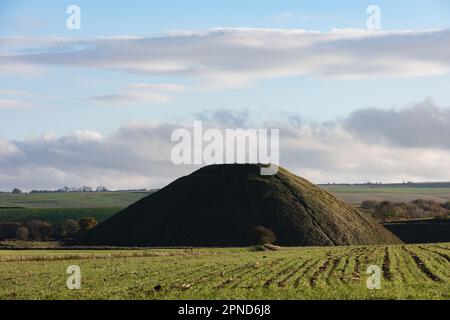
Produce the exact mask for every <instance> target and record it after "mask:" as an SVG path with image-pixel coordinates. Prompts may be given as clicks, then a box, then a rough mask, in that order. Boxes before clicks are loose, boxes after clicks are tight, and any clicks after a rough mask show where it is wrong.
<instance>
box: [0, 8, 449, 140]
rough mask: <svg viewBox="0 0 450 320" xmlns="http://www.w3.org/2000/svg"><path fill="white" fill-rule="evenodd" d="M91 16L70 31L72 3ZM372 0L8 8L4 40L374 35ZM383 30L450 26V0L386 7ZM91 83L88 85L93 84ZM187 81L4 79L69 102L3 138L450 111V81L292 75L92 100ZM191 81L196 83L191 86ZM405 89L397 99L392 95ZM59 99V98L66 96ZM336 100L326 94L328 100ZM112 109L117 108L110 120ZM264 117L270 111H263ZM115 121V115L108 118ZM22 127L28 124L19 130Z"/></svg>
mask: <svg viewBox="0 0 450 320" xmlns="http://www.w3.org/2000/svg"><path fill="white" fill-rule="evenodd" d="M70 4H77V5H79V6H80V8H81V13H82V27H81V30H73V31H69V30H68V29H67V28H66V27H65V20H66V18H67V14H66V13H65V10H66V8H67V6H68V5H70ZM370 4H373V2H372V1H342V3H336V2H335V1H299V0H297V1H288V0H286V1H222V2H218V1H181V0H180V1H133V2H131V3H130V2H128V1H122V2H121V1H114V2H113V3H111V1H58V2H55V1H17V0H15V1H8V0H7V1H2V3H1V4H0V21H2V27H1V28H0V36H1V37H15V36H33V37H49V36H56V37H68V38H77V39H78V38H96V37H109V36H118V35H138V36H152V35H159V34H164V33H166V32H171V31H179V30H207V29H209V28H217V27H223V28H231V27H239V28H277V29H278V28H280V29H305V30H318V31H322V32H328V31H330V30H331V29H332V28H365V24H366V19H367V14H366V12H365V11H366V8H367V7H368V5H370ZM376 5H378V6H380V8H381V10H382V28H383V29H387V30H401V29H419V30H420V29H431V28H447V27H449V24H450V4H449V2H448V1H377V2H376ZM85 80H87V81H85ZM155 81H156V82H161V81H164V82H178V81H179V77H177V75H174V76H171V77H162V78H161V77H159V78H156V77H154V76H149V75H144V76H142V75H132V74H124V73H123V72H115V71H104V70H102V71H98V70H86V69H76V68H68V67H57V68H51V69H49V70H46V74H45V76H43V77H37V76H33V75H31V76H23V75H20V76H11V75H3V76H2V75H0V84H1V87H3V88H8V89H17V90H23V91H27V92H30V93H33V94H35V95H38V93H39V94H40V95H47V96H58V97H59V99H54V100H48V99H39V98H36V97H34V98H30V99H34V100H33V103H34V104H39V105H40V106H41V108H38V109H33V110H26V111H24V110H21V109H20V110H12V109H8V110H2V111H0V112H1V113H2V116H1V118H0V135H1V136H2V137H3V138H8V139H21V138H24V137H29V136H33V135H38V134H40V133H42V132H46V131H49V130H51V131H55V132H57V133H60V134H65V133H68V132H70V131H73V130H76V129H93V130H94V129H95V130H99V131H102V132H109V131H111V130H114V129H115V128H116V127H117V126H119V125H121V124H123V123H125V122H127V121H131V120H135V119H141V120H173V119H175V118H177V116H181V117H186V116H189V115H191V114H194V113H198V112H201V111H203V110H205V109H206V110H209V109H214V108H231V109H246V110H249V111H250V112H251V111H252V110H258V112H257V113H258V114H255V118H258V117H263V116H264V115H266V116H267V117H269V118H272V117H273V116H276V115H277V114H279V113H280V112H285V113H295V114H301V115H302V117H304V118H305V119H311V120H312V119H314V120H317V121H321V120H329V119H332V118H334V117H336V116H345V115H347V114H348V113H350V112H351V111H352V110H354V109H358V108H362V107H367V106H378V107H386V108H387V107H392V106H399V105H404V104H408V103H413V102H418V101H421V100H423V99H424V98H425V97H427V96H433V97H434V98H435V100H436V101H437V102H438V103H439V104H442V105H450V93H449V90H447V88H446V85H447V84H448V83H449V78H448V76H445V77H442V76H439V77H433V76H431V77H427V78H424V77H419V78H416V77H408V78H407V79H405V78H392V77H378V78H374V79H365V80H364V81H361V80H359V79H358V80H344V81H333V80H329V79H327V80H320V79H316V78H313V77H289V78H281V79H280V78H277V79H268V80H264V81H260V82H259V83H258V84H257V85H252V86H249V87H245V88H242V89H240V88H233V89H232V90H213V91H202V90H190V91H189V92H184V93H181V94H180V95H178V99H173V100H172V101H171V102H170V103H165V104H164V105H162V106H161V105H152V106H148V105H147V104H142V106H141V107H139V106H133V107H130V108H120V107H112V108H107V107H105V106H104V105H101V106H98V104H97V103H92V101H89V100H87V99H86V98H87V97H89V96H95V95H97V94H103V93H104V94H107V93H108V92H110V91H112V92H114V91H118V90H120V88H123V87H125V86H126V85H127V84H129V83H133V82H155ZM183 81H184V82H186V80H183ZM391 88H395V91H393V90H391ZM56 93H57V94H56ZM324 93H326V94H324ZM105 109H108V110H107V111H106V112H105ZM261 110H263V112H262V113H261V112H260V111H261ZM105 113H107V114H105ZM19 119H20V122H21V123H23V124H24V126H23V127H22V126H21V127H17V126H16V125H15V123H17V121H18V120H19Z"/></svg>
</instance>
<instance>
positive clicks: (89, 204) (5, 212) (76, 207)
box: [0, 192, 150, 223]
mask: <svg viewBox="0 0 450 320" xmlns="http://www.w3.org/2000/svg"><path fill="white" fill-rule="evenodd" d="M148 194H150V192H70V193H34V194H5V193H3V194H0V222H2V221H8V222H25V221H27V220H30V219H37V220H43V221H47V222H50V223H58V222H62V221H64V220H66V219H75V220H79V219H81V218H83V217H94V218H95V219H96V220H97V221H99V222H101V221H104V220H105V219H107V218H109V217H110V216H112V215H114V214H115V213H117V212H118V211H120V210H121V209H123V208H125V207H127V206H129V205H130V204H132V203H134V202H136V201H138V200H140V199H141V198H143V197H145V196H147V195H148Z"/></svg>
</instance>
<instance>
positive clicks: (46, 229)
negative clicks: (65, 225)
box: [25, 220, 53, 241]
mask: <svg viewBox="0 0 450 320" xmlns="http://www.w3.org/2000/svg"><path fill="white" fill-rule="evenodd" d="M25 226H26V227H27V228H28V237H29V239H30V240H33V241H41V240H49V239H50V238H51V236H52V233H53V232H52V225H51V224H50V223H47V222H44V221H41V220H30V221H27V223H26V224H25Z"/></svg>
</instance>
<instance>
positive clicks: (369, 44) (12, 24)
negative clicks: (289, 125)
mask: <svg viewBox="0 0 450 320" xmlns="http://www.w3.org/2000/svg"><path fill="white" fill-rule="evenodd" d="M72 4H75V5H78V6H79V7H80V8H81V29H80V30H68V29H67V28H66V19H67V17H68V15H67V14H66V8H67V7H68V6H69V5H72ZM369 5H377V6H379V7H380V9H381V30H379V31H376V32H375V33H373V32H369V31H367V30H366V20H367V18H368V14H367V13H366V9H367V7H368V6H369ZM0 21H1V27H0V163H1V161H3V160H2V159H3V158H2V157H5V156H4V155H10V154H16V155H19V154H20V155H21V157H22V158H20V159H22V160H21V161H22V162H23V166H24V167H20V166H13V165H12V163H13V162H14V163H17V161H18V159H17V158H14V157H13V158H11V159H12V160H11V159H10V160H8V161H10V162H8V163H6V162H5V164H4V166H5V167H6V164H8V165H9V164H11V166H13V168H14V169H15V170H17V172H22V173H23V172H27V173H26V174H24V176H23V177H22V178H21V179H22V180H20V179H18V178H15V177H14V176H9V178H5V177H3V179H4V180H5V179H6V180H7V179H10V180H9V181H12V182H9V183H10V184H13V185H16V184H18V183H15V181H19V180H20V181H23V184H26V182H27V180H26V177H27V176H28V177H31V176H33V173H32V172H34V171H33V170H38V169H36V168H40V167H39V165H38V164H37V163H38V162H40V160H41V158H39V157H44V156H43V154H50V153H51V152H50V151H49V150H40V149H39V148H38V147H37V145H39V146H42V145H46V146H47V147H48V148H50V147H52V148H53V147H54V148H56V149H57V150H59V148H60V147H61V146H53V145H52V146H49V145H48V144H49V142H48V139H47V137H49V136H51V137H57V139H59V140H58V141H66V140H67V139H69V138H70V137H72V138H73V137H76V139H78V138H80V137H81V138H80V139H81V140H83V139H85V138H86V137H88V136H89V137H90V138H92V139H94V140H95V139H97V137H99V136H102V137H103V138H102V139H103V140H102V141H106V140H108V139H109V140H108V141H109V143H111V144H114V143H118V142H117V139H119V138H118V137H120V136H121V134H124V132H126V133H127V134H128V130H131V129H130V128H134V129H133V130H135V129H136V127H133V126H135V125H136V123H145V124H146V125H147V126H150V127H149V128H151V129H149V131H151V134H153V135H155V134H157V133H155V132H153V131H152V130H153V129H154V126H160V127H161V126H163V125H168V126H170V125H176V124H177V123H188V122H192V121H193V120H195V119H198V118H202V119H204V118H209V119H213V120H215V121H219V122H220V121H223V119H219V117H218V116H217V115H220V114H221V115H223V114H224V112H228V113H229V114H231V115H233V114H234V115H237V116H236V117H244V118H245V119H243V120H242V121H244V122H245V123H246V125H253V126H260V125H262V124H264V123H266V124H267V123H270V122H271V123H278V124H279V123H284V122H289V121H290V120H292V119H301V123H302V125H303V127H300V128H295V130H300V131H301V132H302V133H301V134H300V135H306V136H308V137H309V138H310V139H311V141H309V142H308V143H310V144H311V143H313V142H312V141H313V140H314V141H315V139H319V138H320V139H323V140H320V142H318V141H316V142H315V143H316V144H318V145H319V144H320V143H324V144H327V143H328V144H330V143H331V142H330V141H328V142H327V141H325V140H326V139H325V140H324V137H325V136H326V134H324V133H323V132H327V134H330V135H331V134H332V135H336V136H339V137H340V138H339V139H340V140H339V139H338V138H336V139H338V140H336V141H334V142H333V143H335V145H333V147H334V148H338V147H339V146H340V145H339V144H340V143H343V142H342V141H344V140H345V139H347V138H349V137H350V136H352V135H353V136H352V139H360V140H361V141H362V140H364V141H363V143H364V146H363V145H358V146H355V148H360V149H361V150H362V149H365V148H366V147H367V146H369V145H373V144H374V143H376V144H377V147H373V148H372V149H370V152H372V151H373V152H375V153H376V154H377V155H381V154H382V155H383V156H386V155H387V154H389V156H386V157H387V158H388V159H390V156H391V155H392V159H390V160H387V162H386V164H385V165H384V167H379V168H378V167H377V168H371V169H370V170H368V169H367V170H366V169H364V168H367V162H370V161H369V160H367V159H364V160H361V162H360V163H357V164H352V165H350V164H349V162H348V161H347V160H345V159H344V158H343V157H341V156H340V155H337V154H336V153H335V152H336V151H335V150H330V154H334V156H335V157H336V159H340V161H341V163H339V164H337V163H336V164H335V165H333V166H330V167H328V168H325V167H324V166H322V167H320V166H319V165H317V166H316V167H315V166H314V165H313V164H311V165H310V167H308V168H304V169H301V168H299V167H298V166H297V167H296V166H295V165H293V164H292V169H297V170H303V172H301V173H303V174H304V175H306V176H308V177H310V178H311V179H313V180H315V181H317V182H328V178H324V177H327V176H333V177H335V179H341V180H352V179H353V180H354V181H364V180H366V179H371V178H373V177H376V178H378V177H380V178H383V177H384V179H385V180H386V181H387V180H395V179H397V180H398V179H402V178H403V177H405V179H416V178H417V179H422V180H423V179H432V180H440V179H444V178H443V177H442V172H445V170H447V169H450V168H447V167H445V168H441V169H439V170H438V169H436V170H434V171H433V170H431V171H429V170H428V169H427V167H426V166H425V165H424V164H423V163H420V164H419V163H417V164H416V165H417V167H415V166H412V167H409V168H408V169H405V171H404V172H403V171H402V172H399V175H398V176H396V177H392V178H391V179H390V178H389V175H388V169H386V168H389V166H390V165H391V164H392V163H397V162H398V163H399V164H400V163H401V162H402V161H403V159H400V158H398V157H396V156H394V152H398V150H397V149H396V148H409V149H408V152H411V154H413V153H414V152H415V153H414V154H416V153H418V154H424V152H425V151H424V150H422V149H420V148H424V146H423V144H422V143H421V140H420V139H418V142H417V145H414V144H413V143H411V141H409V139H405V137H404V136H396V133H395V130H391V129H392V128H394V129H395V128H396V127H399V128H400V127H404V128H407V129H405V130H412V133H411V134H406V135H412V136H415V135H417V134H420V133H418V132H415V131H417V130H415V129H414V128H416V127H417V126H418V121H419V122H420V121H422V122H421V123H422V124H423V125H424V126H425V122H424V121H425V120H423V119H429V121H431V122H432V121H434V120H436V121H437V122H436V124H435V125H432V126H433V127H435V128H437V129H436V132H435V134H436V137H439V136H442V135H443V132H444V133H445V132H446V129H445V128H446V125H447V123H446V121H447V112H448V107H449V106H450V90H448V88H449V84H450V58H449V57H450V47H449V43H450V31H449V30H450V2H449V1H443V0H434V1H381V0H380V1H356V0H353V1H340V2H337V1H300V0H296V1H294V0H283V1H279V0H277V1H275V0H274V1H261V0H259V1H256V0H249V1H234V0H231V1H230V0H227V1H220V2H219V1H195V0H192V1H182V0H179V1H174V0H172V1H170V0H169V1H92V0H90V1H42V0H41V1H32V0H31V1H20V0H15V1H9V0H2V1H1V3H0ZM343 30H345V31H343ZM424 105H425V106H426V107H424ZM368 107H372V108H375V109H376V110H377V113H375V114H374V113H373V112H372V113H370V112H366V113H364V112H365V111H364V110H368V109H367V108H368ZM361 110H362V111H361ZM416 111H417V112H416ZM395 112H400V114H401V115H404V116H405V117H409V118H408V119H409V121H410V122H409V123H407V124H405V123H396V124H390V126H391V127H390V128H381V127H382V126H383V122H386V121H381V122H380V128H381V129H380V130H378V129H377V130H375V129H374V130H375V131H376V132H375V131H374V132H375V133H374V132H372V133H371V134H373V135H374V136H373V137H372V136H371V137H372V138H371V139H372V140H371V141H367V139H368V136H369V135H368V134H367V132H360V131H358V130H360V128H361V127H362V125H361V123H366V122H365V121H368V120H367V119H365V118H364V119H362V118H361V117H360V116H361V114H362V113H363V114H364V115H367V116H370V117H374V119H375V118H376V119H378V120H379V119H384V117H385V115H386V114H392V113H394V114H396V113H395ZM402 112H404V114H403V113H402ZM422 113H423V114H422ZM449 114H450V113H449ZM418 115H419V116H418ZM417 117H418V118H422V119H419V120H418V119H417ZM354 119H358V121H360V123H355V121H353V120H354ZM396 119H402V117H400V116H398V117H396ZM433 119H434V120H433ZM426 121H428V120H426ZM330 123H334V124H335V126H336V127H334V128H333V130H331V131H333V133H331V131H329V130H330ZM348 123H350V125H349V126H351V127H349V126H346V124H348ZM367 123H372V122H370V121H369V122H367ZM429 123H430V122H427V125H429ZM222 124H223V123H222ZM443 124H445V125H443ZM225 125H226V123H225ZM449 125H450V123H449ZM308 126H309V127H308ZM419 126H420V125H419ZM317 127H319V128H320V130H318V131H320V132H321V135H320V137H319V135H317V136H314V134H311V132H316V131H317V130H316V129H317ZM139 128H141V127H139ZM314 128H315V129H314ZM382 129H383V130H382ZM139 130H140V129H139ZM438 130H439V131H438ZM385 131H386V132H387V131H389V132H391V136H389V137H387V136H384V134H383V132H385ZM133 132H134V131H133ZM158 132H159V131H158ZM342 132H343V133H342ZM432 136H433V135H432ZM68 137H69V138H68ZM433 137H434V136H433ZM114 139H116V140H114ZM50 140H51V139H50ZM81 140H80V141H81ZM119 140H120V139H119ZM419 140H420V141H419ZM437 140H439V139H438V138H437ZM52 141H53V140H52ZM77 141H78V140H77ZM83 141H84V140H83ZM111 141H113V142H111ZM296 143H297V144H295V145H296V146H300V145H304V148H306V149H305V150H306V151H305V154H304V155H303V156H304V157H307V156H306V154H309V153H308V152H309V151H311V150H310V148H311V147H310V144H308V143H306V140H301V141H298V142H296ZM378 144H380V146H379V147H378ZM290 145H294V144H292V143H291V144H290ZM306 145H307V146H306ZM381 145H382V146H381ZM2 148H3V151H2ZM104 148H105V149H108V150H110V149H111V148H113V146H112V145H109V144H108V146H107V147H106V146H104ZM382 148H387V149H386V150H385V149H382ZM418 148H419V149H420V150H419V149H418ZM433 148H434V149H433ZM442 148H444V149H445V152H447V149H446V148H447V145H446V144H445V142H444V143H438V142H436V143H435V145H433V146H430V147H429V148H427V150H428V151H429V150H430V149H433V150H432V151H429V152H431V153H428V151H426V152H425V154H427V155H428V157H427V159H428V160H427V161H430V162H432V161H434V159H435V157H437V155H438V154H440V152H442ZM37 149H39V150H40V151H39V152H40V153H39V156H37V155H35V156H36V159H37V160H35V162H30V163H28V162H26V161H25V160H24V159H25V158H28V159H32V158H33V156H32V155H31V154H29V152H32V151H30V150H37ZM322 149H323V148H322ZM382 150H383V151H382ZM402 150H403V149H402ZM70 152H74V151H73V150H71V151H70ZM365 152H366V153H367V154H370V152H369V151H365ZM287 153H289V152H287ZM289 154H290V153H289ZM314 155H317V153H314ZM446 156H447V153H446V154H445V157H446ZM448 156H449V157H450V153H449V154H448ZM11 157H12V156H11ZM308 157H312V158H308V159H307V161H306V160H305V162H308V163H313V162H314V161H313V160H311V159H313V155H308ZM445 157H444V158H445ZM97 158H98V159H99V158H101V156H100V155H97ZM394 158H395V159H394ZM5 159H6V158H5ZM441 159H442V156H441ZM5 161H6V160H5ZM30 161H31V160H30ZM93 161H94V160H93ZM289 161H292V162H289ZM317 161H318V162H320V161H319V159H317ZM336 161H337V160H336ZM287 162H288V163H294V162H295V161H294V160H292V159H290V160H288V161H287ZM124 163H125V162H124ZM21 165H22V164H21ZM89 165H92V164H89ZM373 165H374V166H375V164H373ZM124 166H126V167H127V166H128V164H127V165H124ZM349 166H350V167H349ZM420 166H421V167H425V169H423V170H422V171H420V172H419V171H417V170H418V169H417V168H418V167H420ZM319 167H320V168H319ZM24 168H26V170H25V169H24ZM344 168H350V169H348V170H350V171H349V172H347V171H345V170H344ZM355 168H359V169H358V170H359V171H358V170H357V169H355ZM27 170H28V171H27ZM46 170H50V172H51V173H48V174H50V175H51V174H54V175H55V178H54V179H53V180H51V181H50V180H49V181H48V182H46V183H40V182H39V181H38V179H37V178H36V177H35V178H33V181H36V182H35V183H36V185H37V186H40V185H42V184H43V185H47V186H54V185H58V183H60V181H63V178H60V179H59V178H58V177H63V176H64V175H65V174H73V172H67V171H65V170H66V169H62V168H61V167H58V166H57V165H55V166H54V167H51V168H50V167H49V168H46ZM114 170H116V169H114ZM117 170H118V169H117ZM121 170H123V168H122V169H121ZM333 170H334V171H333ZM392 170H397V169H392ZM41 171H42V170H41ZM119 171H120V170H119ZM120 172H122V171H120ZM330 172H335V174H334V175H333V174H330ZM152 174H153V173H152ZM152 174H150V173H148V174H147V175H145V176H146V177H154V175H152ZM0 178H2V172H1V170H0ZM116 178H117V177H116ZM141 178H142V176H139V177H138V178H136V176H134V178H130V179H128V180H126V181H125V180H124V181H125V182H123V183H122V184H120V186H127V187H134V186H138V187H140V186H148V185H149V183H148V181H147V180H146V179H144V178H142V180H139V179H141ZM448 178H449V179H450V177H448ZM41 179H43V178H42V177H41ZM58 179H59V180H58ZM148 179H150V178H148ZM330 179H331V178H330ZM44 180H45V179H44ZM138 180H139V181H140V182H139V183H138V182H136V181H138ZM163 180H164V179H160V180H158V181H163ZM80 181H81V180H80ZM97 181H98V180H95V182H97ZM103 182H104V184H108V181H103ZM5 183H6V182H5ZM61 183H62V182H61ZM80 183H82V182H80ZM93 183H94V182H93ZM10 184H8V185H7V186H10ZM5 185H6V184H5ZM1 187H2V185H1V184H0V188H1Z"/></svg>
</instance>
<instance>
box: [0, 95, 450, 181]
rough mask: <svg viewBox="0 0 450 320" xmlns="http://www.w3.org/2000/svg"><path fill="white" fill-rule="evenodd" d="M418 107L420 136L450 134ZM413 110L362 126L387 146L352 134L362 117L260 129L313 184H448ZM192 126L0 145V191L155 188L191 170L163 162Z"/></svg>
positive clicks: (447, 173)
mask: <svg viewBox="0 0 450 320" xmlns="http://www.w3.org/2000/svg"><path fill="white" fill-rule="evenodd" d="M427 101H428V102H429V100H427ZM427 101H426V102H427ZM419 105H420V106H421V107H420V108H421V109H420V114H419V116H421V117H422V118H423V119H431V118H432V117H434V116H435V115H438V117H436V119H434V120H433V121H437V124H438V125H427V130H428V132H427V133H426V135H427V137H438V135H439V134H442V129H443V128H444V127H447V128H448V127H450V118H448V117H442V115H445V114H446V112H448V110H447V109H443V108H438V111H437V110H436V108H437V107H436V106H434V105H432V104H430V103H422V104H419ZM417 110H418V107H417V106H410V107H408V108H404V109H402V110H401V111H400V112H401V113H400V115H399V116H397V117H393V118H392V119H391V120H389V121H390V122H388V121H385V120H386V119H385V118H384V113H385V112H389V111H383V110H378V109H377V110H375V111H376V113H375V116H374V117H373V125H372V126H367V130H368V132H370V133H372V132H375V133H376V134H381V133H382V134H384V135H385V137H386V139H390V140H392V141H391V142H388V143H387V142H386V139H379V138H372V137H370V139H368V138H367V137H366V136H365V134H364V133H363V132H361V131H358V130H359V129H358V130H355V128H360V127H359V126H356V123H357V122H360V125H361V128H364V127H365V126H366V124H367V123H368V121H370V115H371V113H369V114H364V117H360V116H358V117H355V116H354V115H351V116H349V117H348V118H347V119H343V120H339V121H335V122H333V123H317V124H304V123H302V122H301V121H300V122H299V121H298V120H296V121H291V119H286V120H285V121H282V122H279V123H272V124H267V125H265V126H264V127H266V128H279V129H280V139H281V141H280V161H281V164H282V165H283V166H285V167H286V168H287V169H289V170H292V171H293V172H295V173H297V174H299V175H301V176H304V177H306V178H308V179H310V180H312V181H314V182H324V183H326V182H333V181H335V182H366V181H384V182H398V181H404V180H412V181H432V180H439V181H442V180H450V145H448V144H444V143H442V144H434V143H431V142H430V144H423V143H422V142H423V139H422V135H423V134H424V133H423V132H422V131H421V130H420V129H419V130H418V129H417V127H415V126H414V125H413V126H409V124H408V123H413V124H414V121H415V120H414V119H416V117H415V115H416V112H418V111H417ZM361 112H363V113H364V112H365V111H364V109H362V110H361ZM356 114H358V113H356ZM409 114H411V115H412V116H410V115H409ZM231 115H233V113H230V112H226V110H217V112H213V113H211V114H207V115H206V116H205V118H204V121H206V124H205V126H207V127H215V128H221V129H225V128H227V127H235V126H244V127H245V126H246V125H247V114H246V113H242V114H240V115H235V116H234V117H230V116H231ZM383 119H384V120H383ZM348 121H350V124H351V125H352V126H351V127H348ZM426 121H428V120H426ZM191 125H192V124H191V123H189V124H182V123H144V122H134V123H130V124H128V125H126V126H123V127H121V128H119V129H118V130H117V131H116V132H115V133H112V134H109V135H102V134H100V133H98V132H95V131H78V132H75V133H74V134H71V135H66V136H57V135H55V134H53V133H49V134H44V135H42V136H40V137H37V138H35V139H33V140H25V141H4V140H0V189H11V188H12V187H16V186H17V187H20V188H23V189H31V188H57V187H61V186H63V185H86V184H88V185H92V186H95V185H100V184H102V185H107V186H109V187H111V188H142V187H147V188H154V187H161V186H163V185H165V184H166V183H169V182H170V181H172V180H173V179H176V178H178V177H180V176H182V175H185V174H188V173H189V172H191V171H193V170H194V169H195V167H192V166H175V165H173V164H172V163H171V161H170V159H171V157H170V154H171V149H172V147H173V146H174V143H173V142H171V141H170V137H171V134H172V132H173V130H175V129H178V128H180V127H184V128H188V129H191V127H190V126H191ZM402 126H403V127H402ZM375 127H376V128H377V130H376V131H374V128H375ZM390 127H392V128H403V130H405V131H407V132H405V134H407V135H408V136H411V138H409V139H408V143H406V144H405V143H403V140H402V139H400V138H402V137H403V136H402V135H400V138H399V137H398V136H397V133H396V132H393V131H391V130H389V128H390ZM419 128H420V126H419ZM445 138H446V136H445V137H444V136H443V137H442V139H441V141H444V140H445ZM399 139H400V140H399ZM414 139H416V142H414V143H413V140H414Z"/></svg>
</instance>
